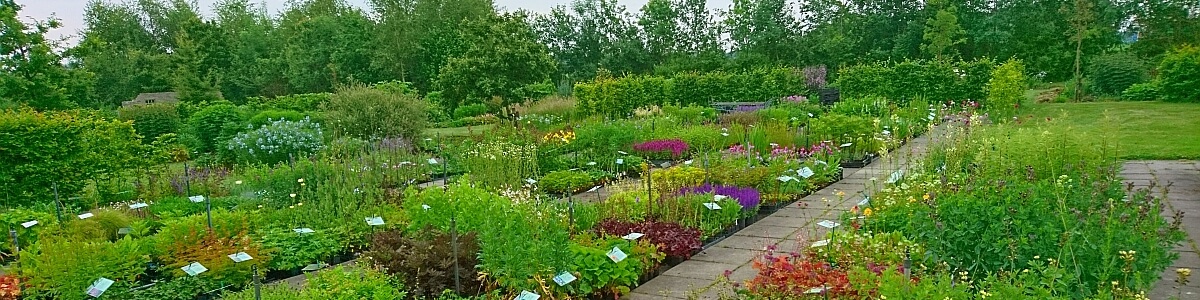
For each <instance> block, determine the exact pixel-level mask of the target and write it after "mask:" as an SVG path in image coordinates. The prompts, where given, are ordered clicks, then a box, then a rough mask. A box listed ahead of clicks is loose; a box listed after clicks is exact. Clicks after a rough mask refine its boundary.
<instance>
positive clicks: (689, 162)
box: [683, 159, 692, 165]
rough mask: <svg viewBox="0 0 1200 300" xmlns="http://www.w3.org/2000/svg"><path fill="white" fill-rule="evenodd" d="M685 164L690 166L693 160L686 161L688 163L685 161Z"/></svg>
mask: <svg viewBox="0 0 1200 300" xmlns="http://www.w3.org/2000/svg"><path fill="white" fill-rule="evenodd" d="M683 164H685V165H690V164H692V160H691V159H689V160H686V161H684V162H683Z"/></svg>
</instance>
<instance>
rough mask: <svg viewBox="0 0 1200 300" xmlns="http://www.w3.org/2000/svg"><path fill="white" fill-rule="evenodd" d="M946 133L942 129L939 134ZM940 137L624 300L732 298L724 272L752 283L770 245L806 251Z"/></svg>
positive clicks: (855, 174)
mask: <svg viewBox="0 0 1200 300" xmlns="http://www.w3.org/2000/svg"><path fill="white" fill-rule="evenodd" d="M945 128H946V127H945V126H943V127H939V128H938V129H935V131H941V130H943V129H945ZM940 136H944V135H943V134H942V133H940V132H930V133H928V134H925V135H923V136H921V137H919V138H916V139H914V140H912V141H911V142H909V143H907V144H905V145H904V146H902V147H900V148H898V149H896V150H895V151H892V152H891V153H890V154H888V156H885V157H883V158H881V159H876V160H875V161H874V162H872V163H871V164H870V165H868V166H866V167H865V168H862V169H845V170H844V172H843V174H844V175H843V179H842V180H841V181H838V182H836V183H834V184H833V185H830V186H828V187H825V188H824V189H821V190H819V191H817V192H815V193H813V194H812V195H809V196H807V197H804V198H803V199H801V200H800V201H799V202H797V203H796V204H795V205H790V206H788V207H786V208H782V209H780V210H779V211H777V212H775V213H773V214H771V215H770V216H767V217H765V218H763V219H761V220H759V221H758V222H755V223H754V224H752V225H750V226H748V227H746V228H745V229H742V230H741V231H738V232H737V233H735V234H733V235H732V236H730V237H728V238H725V239H724V240H722V241H720V242H718V243H717V244H716V245H713V246H712V247H710V248H708V249H705V250H703V251H700V253H699V254H696V255H695V256H692V258H691V259H689V260H687V261H684V262H683V263H681V264H679V265H677V266H675V267H673V268H671V269H669V270H667V271H666V272H665V273H663V274H662V275H659V276H658V277H655V278H654V279H652V280H650V281H649V282H646V283H645V284H643V285H641V286H639V287H638V288H636V289H634V290H633V292H632V293H630V294H629V295H628V296H626V297H625V298H626V299H687V298H689V297H696V298H699V299H716V298H719V297H720V296H721V295H725V296H733V294H732V293H733V291H732V288H731V286H729V285H728V284H722V283H721V282H722V281H721V277H722V276H723V274H724V273H726V272H730V273H729V279H730V280H731V281H733V282H742V281H746V280H750V279H752V278H753V277H754V276H755V274H757V272H756V271H755V270H754V268H753V267H752V264H751V260H752V259H753V258H754V257H755V256H757V255H760V254H762V253H763V251H764V250H765V249H766V247H767V246H769V245H774V246H776V247H777V249H778V250H777V251H779V252H782V253H787V252H790V251H793V250H795V249H799V247H807V246H808V243H809V242H808V241H809V240H810V239H809V237H822V236H824V235H825V231H826V230H825V229H824V228H823V227H819V226H817V225H816V224H817V222H820V221H822V220H829V219H837V217H838V215H839V214H840V213H841V212H844V211H848V210H850V209H851V208H852V207H854V206H855V205H857V204H858V203H859V201H862V200H863V195H870V194H871V193H873V192H874V191H878V189H879V188H882V187H883V186H884V182H885V181H886V180H887V179H888V177H890V176H891V175H892V174H893V173H894V172H897V170H902V169H904V167H906V166H907V165H908V162H909V161H910V160H913V159H917V158H919V157H921V156H923V154H924V153H925V149H926V146H927V145H930V144H931V141H930V139H931V138H938V137H940ZM839 195H844V196H839Z"/></svg>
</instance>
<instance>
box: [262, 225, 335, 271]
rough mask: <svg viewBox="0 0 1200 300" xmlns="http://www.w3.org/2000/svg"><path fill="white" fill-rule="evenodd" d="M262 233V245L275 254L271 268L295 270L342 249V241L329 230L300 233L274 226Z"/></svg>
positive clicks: (326, 257)
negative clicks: (339, 241)
mask: <svg viewBox="0 0 1200 300" xmlns="http://www.w3.org/2000/svg"><path fill="white" fill-rule="evenodd" d="M261 234H262V239H261V242H262V247H263V249H267V250H269V251H271V252H272V253H275V255H272V256H271V260H270V262H269V264H268V267H269V268H270V269H271V270H295V269H300V268H302V267H304V266H307V265H309V264H314V263H318V262H321V261H322V260H325V259H328V258H330V257H331V256H333V255H335V254H337V253H338V252H339V251H341V250H342V249H341V247H340V243H338V241H337V239H336V238H335V237H334V235H333V234H331V233H329V231H328V230H315V232H312V233H298V232H296V231H294V230H293V229H292V228H274V229H270V230H266V231H265V232H263V233H261Z"/></svg>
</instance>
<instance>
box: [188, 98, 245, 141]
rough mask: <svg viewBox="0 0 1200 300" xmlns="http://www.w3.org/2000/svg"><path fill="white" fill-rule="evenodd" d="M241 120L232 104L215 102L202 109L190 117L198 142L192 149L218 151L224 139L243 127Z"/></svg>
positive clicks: (190, 123) (193, 132) (189, 123)
mask: <svg viewBox="0 0 1200 300" xmlns="http://www.w3.org/2000/svg"><path fill="white" fill-rule="evenodd" d="M241 122H242V116H241V114H239V113H238V109H237V107H236V106H233V105H232V104H224V103H222V104H214V105H209V106H207V107H204V108H203V109H200V111H197V112H196V113H195V114H192V116H191V117H190V118H188V126H190V127H191V130H192V131H191V133H192V134H193V135H195V137H196V141H197V142H198V144H196V145H194V146H192V149H193V150H195V151H197V152H200V153H209V152H213V151H216V150H217V149H218V148H217V147H219V145H220V144H221V142H222V141H224V140H225V139H226V138H228V137H230V136H233V133H235V132H236V130H237V129H238V128H240V127H241Z"/></svg>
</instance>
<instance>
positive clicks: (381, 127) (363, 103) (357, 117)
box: [322, 86, 427, 140]
mask: <svg viewBox="0 0 1200 300" xmlns="http://www.w3.org/2000/svg"><path fill="white" fill-rule="evenodd" d="M322 109H323V110H324V111H325V120H326V125H327V126H329V128H330V129H331V130H333V131H334V133H336V134H338V135H344V136H352V137H357V138H361V139H366V140H377V139H382V138H389V137H402V138H406V139H409V140H413V139H416V138H417V137H419V136H420V135H421V132H422V130H424V129H425V126H426V122H427V120H426V111H425V107H424V103H423V102H422V101H421V100H420V99H418V98H417V97H416V96H413V95H407V94H396V93H388V92H384V91H380V90H376V89H370V88H366V87H362V86H357V87H348V88H343V89H341V90H339V91H338V92H337V94H334V95H333V96H332V97H330V99H329V102H328V103H325V104H324V105H322Z"/></svg>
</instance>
